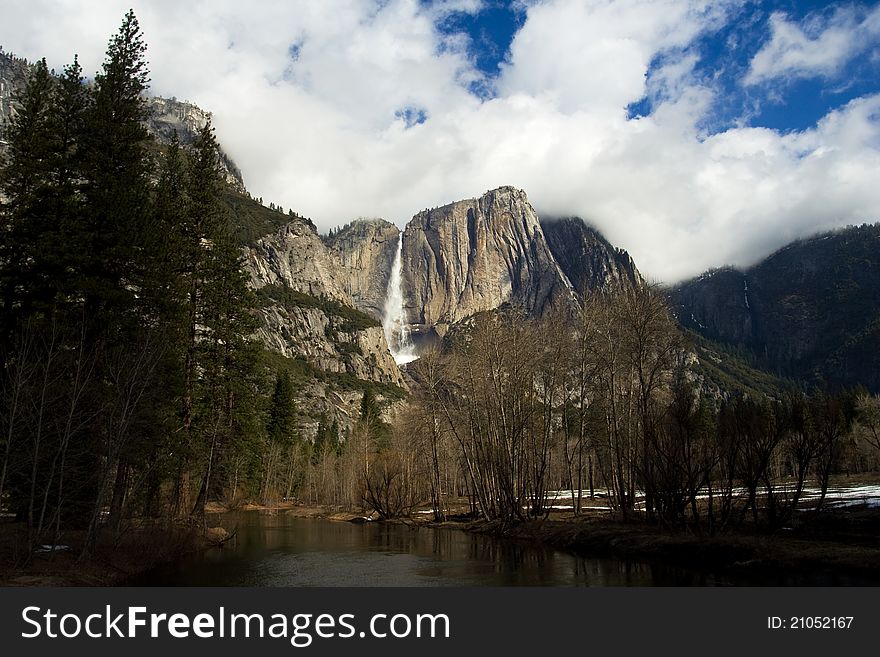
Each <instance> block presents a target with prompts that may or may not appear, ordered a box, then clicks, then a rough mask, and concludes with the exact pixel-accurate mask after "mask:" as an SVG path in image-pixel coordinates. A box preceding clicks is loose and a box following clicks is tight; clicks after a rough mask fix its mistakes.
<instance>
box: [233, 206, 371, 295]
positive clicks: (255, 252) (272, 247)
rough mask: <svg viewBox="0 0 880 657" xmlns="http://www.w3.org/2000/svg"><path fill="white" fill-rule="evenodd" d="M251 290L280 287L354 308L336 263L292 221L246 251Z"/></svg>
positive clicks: (301, 224) (302, 225)
mask: <svg viewBox="0 0 880 657" xmlns="http://www.w3.org/2000/svg"><path fill="white" fill-rule="evenodd" d="M246 257H247V265H248V273H249V274H250V277H251V282H252V284H253V286H254V288H255V289H256V288H261V287H263V286H264V285H284V286H287V287H289V288H291V289H293V290H296V291H298V292H302V293H304V294H309V295H311V296H313V297H321V296H326V297H331V298H333V299H337V300H338V301H341V302H342V303H347V304H349V305H351V306H353V305H354V302H353V301H352V299H351V297H350V296H349V294H348V292H346V290H345V287H344V286H343V283H342V277H341V276H340V275H339V271H338V268H337V263H336V261H335V260H334V259H333V257H332V256H331V255H330V252H329V251H328V249H327V247H326V245H325V244H324V242H322V241H321V238H320V237H319V236H318V234H317V233H316V232H315V229H314V228H313V227H312V226H311V225H309V224H307V223H306V222H305V221H302V220H299V219H293V220H291V221H290V222H289V223H287V224H285V225H284V226H282V227H281V229H280V230H278V231H277V232H276V233H274V234H272V235H266V236H265V237H262V238H260V239H258V240H256V242H255V244H254V245H253V246H251V247H249V248H248V249H247V250H246Z"/></svg>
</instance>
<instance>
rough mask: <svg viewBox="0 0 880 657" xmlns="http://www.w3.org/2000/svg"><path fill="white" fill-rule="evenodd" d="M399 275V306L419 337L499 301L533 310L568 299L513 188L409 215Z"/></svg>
mask: <svg viewBox="0 0 880 657" xmlns="http://www.w3.org/2000/svg"><path fill="white" fill-rule="evenodd" d="M403 279H404V283H403V285H404V289H403V294H404V299H405V309H406V311H407V313H408V314H409V319H410V323H411V324H413V329H414V333H415V334H417V335H422V336H425V335H430V334H431V333H433V334H435V335H438V336H440V337H442V336H443V335H444V334H445V333H446V332H447V330H448V328H449V326H450V325H452V324H454V323H455V322H458V321H460V320H462V319H464V318H466V317H468V316H470V315H473V314H475V313H478V312H481V311H485V310H492V309H494V308H498V307H500V306H501V305H502V304H505V303H511V304H513V305H516V306H519V307H521V308H523V309H524V310H525V311H526V312H529V313H533V314H540V313H541V312H543V311H544V310H545V309H546V308H547V307H549V305H550V304H551V302H552V301H554V300H556V299H572V298H573V297H572V294H573V290H572V286H571V283H570V282H569V280H568V277H567V276H566V275H565V273H564V272H563V271H562V269H561V268H560V267H559V265H558V264H557V262H556V260H555V259H554V257H553V254H552V253H551V251H550V248H549V246H548V244H547V240H546V239H545V237H544V232H543V230H542V228H541V224H540V222H539V221H538V215H537V214H536V213H535V210H534V208H532V206H531V205H530V204H529V201H528V198H527V197H526V194H525V192H523V191H521V190H518V189H515V188H513V187H500V188H498V189H496V190H493V191H490V192H487V193H486V194H484V195H483V196H482V197H480V198H479V199H470V200H466V201H458V202H456V203H451V204H449V205H445V206H443V207H440V208H436V209H434V210H425V211H423V212H420V213H419V214H417V215H416V216H415V217H413V219H412V220H411V221H410V222H409V224H408V225H407V227H406V230H405V231H404V234H403Z"/></svg>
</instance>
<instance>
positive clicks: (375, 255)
mask: <svg viewBox="0 0 880 657" xmlns="http://www.w3.org/2000/svg"><path fill="white" fill-rule="evenodd" d="M399 235H400V229H399V228H397V226H395V225H394V224H392V223H390V222H388V221H385V220H384V219H359V220H357V221H353V222H352V223H350V224H348V225H347V226H345V227H344V228H343V229H342V230H341V231H340V232H339V233H337V234H336V235H334V236H333V237H331V238H329V239H328V240H327V243H328V245H329V247H330V253H331V255H332V256H333V257H334V259H335V260H336V262H337V263H338V265H339V271H340V273H341V275H342V280H343V281H344V282H345V283H344V285H345V287H346V292H348V294H349V296H351V299H352V301H353V302H354V304H355V306H356V307H357V308H358V309H359V310H362V311H363V312H365V313H367V314H369V315H372V316H373V317H376V318H377V319H379V320H381V319H382V317H383V314H384V312H385V298H386V296H387V293H388V280H389V279H390V278H391V265H392V263H393V262H394V255H395V251H396V249H397V239H398V236H399Z"/></svg>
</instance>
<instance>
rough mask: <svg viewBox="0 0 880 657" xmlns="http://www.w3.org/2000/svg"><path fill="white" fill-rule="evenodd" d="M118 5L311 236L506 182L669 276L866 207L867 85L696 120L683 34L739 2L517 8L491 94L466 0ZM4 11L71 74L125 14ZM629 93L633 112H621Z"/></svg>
mask: <svg viewBox="0 0 880 657" xmlns="http://www.w3.org/2000/svg"><path fill="white" fill-rule="evenodd" d="M131 1H132V3H133V4H134V9H135V12H136V13H137V15H138V17H139V19H140V21H141V25H142V27H143V29H144V32H145V34H146V38H147V42H148V44H149V46H150V49H149V53H148V56H149V60H150V65H151V69H152V78H153V90H154V92H156V93H159V94H163V95H176V96H177V97H178V98H186V99H189V100H192V101H194V102H196V103H198V104H199V105H201V106H202V107H204V108H206V109H210V110H212V111H213V112H214V114H215V123H216V125H217V129H218V134H219V137H220V139H221V142H222V143H223V144H224V147H225V148H226V149H227V150H228V151H229V152H230V154H231V155H232V156H233V157H234V158H235V160H236V161H237V162H238V164H239V165H240V166H241V168H242V170H243V172H244V176H245V181H246V183H247V185H248V187H249V189H250V190H251V192H252V193H253V194H254V195H255V196H262V197H263V198H264V199H265V201H266V202H267V203H268V202H269V201H274V202H275V203H276V204H277V203H280V204H282V205H283V206H284V207H285V208H293V209H295V210H297V211H299V212H301V213H303V214H305V215H307V216H310V217H312V218H313V219H314V220H315V222H316V223H317V224H318V226H319V227H320V228H322V229H323V230H327V229H329V228H330V227H331V226H335V225H338V224H341V223H344V222H346V221H349V220H350V219H352V218H355V217H358V216H384V217H386V218H388V219H390V220H393V221H396V222H397V223H398V224H400V225H403V224H404V223H405V222H406V221H407V220H408V219H409V218H410V217H411V216H412V215H413V214H415V213H416V212H417V211H419V210H421V209H422V208H425V207H432V206H436V205H440V204H443V203H447V202H449V201H452V200H455V199H459V198H467V197H472V196H475V195H478V194H480V193H482V192H483V191H485V190H487V189H490V188H493V187H497V186H499V185H504V184H512V185H516V186H518V187H522V188H523V189H525V190H526V191H527V192H528V193H529V197H530V199H531V200H532V202H533V204H534V205H535V206H536V207H537V208H538V210H539V211H540V212H543V213H547V214H560V215H561V214H578V215H580V216H583V217H585V218H586V219H588V220H590V221H592V222H593V223H595V224H596V225H597V226H598V227H599V228H600V229H601V230H602V231H603V232H605V233H606V234H607V235H608V237H609V238H610V239H611V240H612V241H614V242H615V243H616V244H618V245H619V246H622V247H624V248H626V249H628V250H629V251H630V252H631V253H632V255H633V257H634V258H635V259H636V262H637V264H638V265H639V267H640V268H641V269H642V270H643V271H644V272H645V273H646V274H647V275H649V276H652V277H655V278H660V279H664V280H667V281H672V280H675V279H677V278H680V277H683V276H687V275H692V274H696V273H698V272H700V271H701V270H703V269H705V268H707V267H710V266H716V265H721V264H724V263H736V264H748V263H750V262H752V261H755V260H757V259H758V258H759V257H761V256H763V255H766V254H767V253H768V252H769V251H771V250H773V249H775V248H777V247H779V246H781V245H782V244H784V243H785V242H786V241H788V240H790V239H791V238H794V237H797V236H801V235H804V234H807V233H810V232H814V231H816V230H819V229H825V228H831V227H833V226H837V225H841V224H846V223H851V222H861V221H864V220H877V219H880V216H878V215H880V212H878V208H880V185H877V184H876V181H877V180H878V174H880V155H878V153H880V118H878V117H880V97H868V98H863V99H859V100H856V101H853V102H852V103H850V104H849V105H847V106H846V107H842V108H840V109H839V110H837V111H835V112H832V113H831V114H829V115H828V116H827V117H825V119H823V120H822V121H821V122H820V123H819V124H818V125H817V126H815V127H814V128H812V129H810V130H807V131H805V132H802V133H793V134H780V133H778V132H776V131H772V130H767V129H762V128H736V129H730V130H727V131H725V132H722V133H720V134H716V135H713V136H707V135H706V134H705V133H704V132H703V130H702V129H701V128H700V127H699V126H701V125H702V124H703V123H705V119H706V118H707V112H710V111H711V108H712V106H713V102H714V101H715V100H716V99H715V94H716V93H717V92H716V91H715V90H714V89H713V88H712V87H710V86H706V85H704V84H702V83H701V82H700V81H699V80H698V79H697V77H696V76H695V74H694V67H695V65H696V63H697V61H698V56H699V51H698V50H697V49H695V48H693V45H694V41H695V39H697V38H698V37H699V35H701V34H704V33H705V32H706V31H712V30H714V29H716V28H717V27H718V26H719V25H720V24H722V23H723V22H724V21H725V20H728V16H727V13H726V12H727V9H728V7H729V6H730V5H731V4H733V5H737V4H739V2H738V0H731V2H708V1H705V2H704V1H699V0H692V1H689V2H682V1H678V0H658V1H656V2H641V1H638V0H620V1H616V2H610V1H608V0H569V1H565V0H557V1H551V0H547V1H544V2H531V3H524V4H523V10H524V11H525V12H526V14H525V22H524V24H523V26H522V28H521V30H520V31H519V32H518V33H517V35H516V37H515V39H514V42H513V44H512V46H511V51H510V56H509V59H508V61H507V62H506V63H505V65H504V66H503V70H502V72H501V75H500V77H499V79H498V80H497V81H495V89H496V96H495V97H494V98H492V99H490V100H487V101H481V100H479V99H478V98H476V97H474V96H473V95H472V94H470V93H469V92H468V91H467V84H468V83H469V82H471V81H475V80H480V79H481V75H480V73H479V72H478V71H477V70H476V68H475V66H474V64H473V62H472V61H471V60H470V58H469V55H468V54H467V49H466V45H467V39H466V38H465V37H463V36H462V35H446V34H443V33H442V32H441V31H439V30H438V29H437V27H436V24H437V21H438V20H439V18H440V17H441V16H442V15H444V14H443V12H444V11H448V10H450V9H451V8H452V2H453V1H455V2H457V3H458V4H459V5H460V6H461V7H464V8H465V9H469V10H475V9H476V8H478V3H476V2H469V1H468V0H461V2H459V0H449V2H447V3H446V6H445V7H439V8H438V7H436V6H435V7H434V8H426V7H425V6H423V5H422V4H421V3H419V2H417V1H416V0H388V1H387V2H379V1H376V2H361V1H360V0H334V1H333V2H330V1H328V2H306V1H302V2H263V3H250V4H247V5H245V4H243V3H241V2H233V0H210V1H209V0H194V1H192V2H186V3H183V2H179V1H177V0H174V1H172V0H152V1H150V2H146V1H145V0H131ZM18 4H19V5H20V6H18V7H17V8H4V9H3V16H2V20H3V25H4V29H3V34H2V36H0V42H2V43H3V45H4V46H5V47H7V49H11V50H14V51H16V52H17V53H19V54H23V55H26V56H29V57H32V58H33V57H37V56H40V55H43V54H45V55H46V56H47V57H48V58H49V61H50V63H51V64H52V65H54V66H56V67H60V66H61V65H63V64H64V63H65V62H66V61H68V60H69V59H70V57H71V55H72V53H73V51H74V49H75V48H79V49H80V50H79V52H80V55H81V60H82V61H83V64H84V66H85V68H86V70H87V71H94V70H96V69H97V68H98V66H99V65H100V61H101V58H102V53H103V50H104V48H105V45H106V42H107V38H108V36H109V35H110V34H111V33H112V32H114V31H115V29H116V27H117V26H118V24H119V21H120V19H121V16H122V13H123V12H124V8H118V7H114V6H110V5H112V4H115V3H107V2H103V1H100V0H90V1H85V2H79V3H71V2H67V1H65V0H32V1H31V2H30V3H27V4H25V3H18ZM49 16H50V17H52V20H46V17H49ZM811 38H815V35H813V36H811ZM291 46H295V48H294V52H295V53H296V57H295V58H294V57H292V56H291V52H290V51H291ZM657 61H660V62H662V64H661V65H660V67H659V68H655V69H653V70H652V74H651V76H650V77H646V74H647V72H648V69H649V66H650V65H651V63H652V62H657ZM645 95H648V96H649V97H650V98H651V100H652V106H653V108H654V109H653V111H652V113H651V114H650V116H647V117H640V118H638V119H630V118H628V117H627V114H626V109H625V108H626V106H627V105H628V104H630V103H633V102H636V101H638V100H639V99H640V98H642V97H643V96H645ZM408 107H409V108H413V109H414V110H417V111H423V112H424V113H425V114H426V116H427V117H428V118H427V120H426V121H425V122H424V123H422V124H416V125H413V126H411V127H409V128H407V125H406V121H405V120H404V119H403V118H400V117H399V116H397V117H396V116H395V113H399V110H402V109H404V108H408Z"/></svg>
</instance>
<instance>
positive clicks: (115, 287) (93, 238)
mask: <svg viewBox="0 0 880 657" xmlns="http://www.w3.org/2000/svg"><path fill="white" fill-rule="evenodd" d="M145 52H146V45H145V44H144V41H143V36H142V34H141V30H140V26H139V25H138V21H137V18H136V17H135V15H134V12H132V11H129V12H128V13H127V14H126V15H125V18H124V19H123V22H122V25H121V26H120V28H119V31H118V32H117V33H116V35H114V36H113V37H112V38H111V39H110V43H109V45H108V48H107V55H106V59H105V60H104V64H103V67H102V70H101V71H100V72H99V73H97V74H96V76H95V85H94V92H93V102H92V104H91V106H90V108H89V112H88V115H87V125H86V131H87V140H88V147H87V151H86V153H84V171H85V176H84V178H85V181H84V194H85V199H86V203H87V206H88V213H87V218H86V221H87V226H86V231H85V234H86V236H87V243H86V244H83V245H78V248H79V251H80V253H81V254H82V256H83V262H82V263H81V270H82V284H83V286H84V291H85V295H86V298H87V302H88V305H89V312H90V315H91V316H93V317H101V316H102V313H103V312H104V311H105V310H106V311H107V313H106V315H107V316H106V320H107V321H106V323H105V324H104V330H105V331H107V332H112V331H113V330H114V329H117V330H118V329H119V328H121V326H120V325H121V324H124V323H125V321H126V320H127V321H128V323H129V326H130V325H131V324H134V325H137V324H139V323H140V321H141V320H142V318H141V317H138V314H137V312H136V311H137V306H138V304H137V300H138V298H139V296H138V291H139V290H140V289H141V288H142V287H143V283H144V281H143V279H144V276H145V272H146V270H147V268H148V262H149V255H150V254H151V253H153V249H154V247H155V239H156V235H155V233H154V232H153V231H151V227H152V222H150V221H149V216H148V212H147V208H148V202H149V167H150V162H149V158H148V154H147V148H146V147H147V143H148V134H147V130H146V128H145V127H144V123H143V122H144V119H145V118H146V104H145V101H144V98H143V94H144V92H145V91H146V89H147V85H148V82H149V73H148V70H147V64H146V61H145V59H144V57H145Z"/></svg>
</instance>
